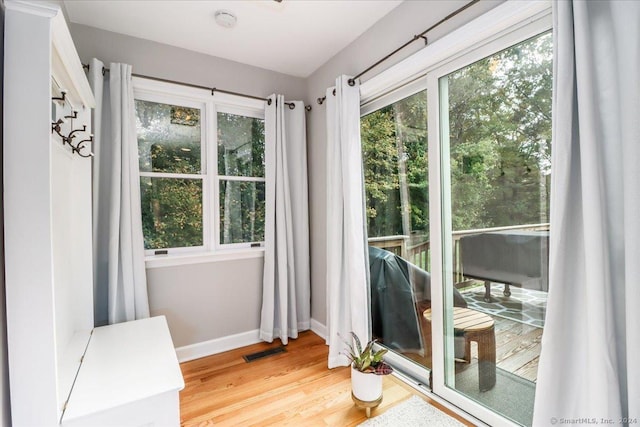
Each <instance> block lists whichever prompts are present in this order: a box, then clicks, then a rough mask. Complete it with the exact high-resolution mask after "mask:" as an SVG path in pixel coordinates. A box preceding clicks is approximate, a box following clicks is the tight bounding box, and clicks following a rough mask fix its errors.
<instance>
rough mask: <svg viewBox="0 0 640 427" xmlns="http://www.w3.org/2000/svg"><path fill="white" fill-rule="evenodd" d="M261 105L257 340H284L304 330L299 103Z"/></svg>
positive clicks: (275, 100) (307, 284) (279, 100)
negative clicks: (262, 248)
mask: <svg viewBox="0 0 640 427" xmlns="http://www.w3.org/2000/svg"><path fill="white" fill-rule="evenodd" d="M269 99H270V100H271V103H270V104H267V105H266V107H265V177H266V212H265V239H264V240H265V254H264V277H263V292H262V313H261V323H260V339H262V340H264V341H268V342H271V341H273V340H274V338H280V340H281V341H282V343H283V344H285V345H286V344H287V343H288V340H289V338H297V337H298V331H302V330H307V329H310V322H311V279H310V271H309V207H308V202H307V200H308V196H307V191H308V190H307V138H306V125H305V109H304V104H303V103H302V102H300V101H295V102H290V103H289V104H292V105H294V108H293V109H291V108H289V106H288V105H287V104H285V100H284V97H283V96H282V95H277V96H276V95H272V96H271V97H269Z"/></svg>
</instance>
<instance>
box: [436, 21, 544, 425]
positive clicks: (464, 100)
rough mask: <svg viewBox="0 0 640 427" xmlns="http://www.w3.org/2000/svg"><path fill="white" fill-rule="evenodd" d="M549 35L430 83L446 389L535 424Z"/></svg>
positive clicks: (541, 323) (541, 318) (541, 310)
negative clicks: (435, 105) (436, 146)
mask: <svg viewBox="0 0 640 427" xmlns="http://www.w3.org/2000/svg"><path fill="white" fill-rule="evenodd" d="M551 83H552V36H551V34H550V33H546V34H542V35H539V36H537V37H534V38H531V39H529V40H526V41H524V42H522V43H518V44H516V45H514V46H511V47H509V48H507V49H505V50H502V51H500V52H497V53H494V54H492V55H490V56H488V57H486V58H484V59H482V60H480V61H477V62H474V63H472V64H470V65H467V66H464V67H462V68H459V69H457V70H455V71H453V72H451V73H448V74H447V75H445V76H442V77H440V78H439V79H438V86H439V99H440V123H441V127H440V147H441V150H442V151H441V168H442V169H441V174H442V175H443V180H442V183H443V186H442V189H441V190H442V195H443V197H442V200H443V201H444V203H443V209H442V213H443V219H444V220H443V229H442V239H443V251H444V253H446V254H447V256H446V257H445V262H444V265H443V272H444V275H443V282H444V283H443V285H444V287H445V294H448V295H452V294H455V295H462V297H463V299H464V303H465V304H464V305H460V304H457V303H456V300H455V298H445V299H444V308H445V337H444V338H445V341H447V342H448V343H449V348H450V349H451V350H450V351H448V352H446V355H445V360H444V363H445V372H447V373H448V375H446V376H445V384H446V386H447V387H449V388H451V389H454V390H456V391H457V392H460V393H462V394H464V395H465V396H466V397H468V398H470V399H473V400H474V401H476V402H477V403H479V404H481V405H484V406H486V407H488V408H490V409H491V410H492V411H495V412H498V413H500V414H501V415H503V416H505V417H507V418H509V419H511V420H513V421H515V422H517V423H519V424H523V425H531V420H532V415H533V400H534V394H535V383H536V375H537V366H538V358H539V355H540V341H541V338H542V331H543V327H544V314H545V308H546V300H547V292H548V290H549V283H548V257H549V254H548V249H549V195H550V174H551V88H552V84H551Z"/></svg>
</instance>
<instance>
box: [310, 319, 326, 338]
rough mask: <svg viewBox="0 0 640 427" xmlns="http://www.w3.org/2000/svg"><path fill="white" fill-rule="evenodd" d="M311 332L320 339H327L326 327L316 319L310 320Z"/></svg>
mask: <svg viewBox="0 0 640 427" xmlns="http://www.w3.org/2000/svg"><path fill="white" fill-rule="evenodd" d="M311 332H313V333H314V334H316V335H318V336H319V337H320V338H322V339H324V340H326V339H327V327H326V326H325V325H323V324H322V323H320V322H318V321H317V320H316V319H311Z"/></svg>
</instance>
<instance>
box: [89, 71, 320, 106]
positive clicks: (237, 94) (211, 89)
mask: <svg viewBox="0 0 640 427" xmlns="http://www.w3.org/2000/svg"><path fill="white" fill-rule="evenodd" d="M82 67H83V68H84V69H86V70H87V71H89V64H82ZM109 71H110V70H109V69H108V68H105V67H102V75H103V76H104V74H105V73H107V72H109ZM131 75H132V76H133V77H140V78H143V79H149V80H155V81H157V82H163V83H171V84H176V85H181V86H187V87H192V88H195V89H204V90H210V91H211V96H213V95H215V93H216V92H220V93H225V94H227V95H235V96H241V97H243V98H249V99H255V100H258V101H265V102H266V103H267V105H271V99H268V98H262V97H259V96H254V95H247V94H244V93H240V92H232V91H230V90H224V89H218V88H216V87H213V88H211V87H206V86H200V85H194V84H192V83H184V82H178V81H175V80H169V79H163V78H160V77H152V76H145V75H143V74H136V73H131ZM285 104H286V105H287V106H288V107H289V109H290V110H293V109H294V108H296V104H295V103H293V102H285ZM304 109H305V111H311V105H305V107H304Z"/></svg>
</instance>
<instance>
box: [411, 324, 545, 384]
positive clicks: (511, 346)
mask: <svg viewBox="0 0 640 427" xmlns="http://www.w3.org/2000/svg"><path fill="white" fill-rule="evenodd" d="M492 317H493V319H494V321H495V330H496V364H497V366H498V367H499V368H500V369H504V370H505V371H508V372H511V373H513V374H515V375H518V376H520V377H522V378H525V379H527V380H529V381H532V382H536V379H537V374H538V359H539V358H540V341H541V339H542V329H541V328H536V327H535V326H530V325H527V324H525V323H521V322H516V321H514V320H509V319H504V318H502V317H497V316H492ZM422 326H423V327H424V326H425V325H424V324H423V325H422ZM424 338H425V340H427V341H428V340H430V333H425V334H424ZM404 356H405V357H407V358H409V359H412V360H413V361H415V362H416V363H419V364H421V365H423V366H427V367H431V354H430V353H429V352H427V354H426V355H425V357H421V356H418V355H416V354H411V353H407V354H404ZM477 363H478V348H477V345H476V343H473V342H472V343H471V364H466V363H457V364H456V369H467V367H473V366H474V365H475V364H477Z"/></svg>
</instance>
